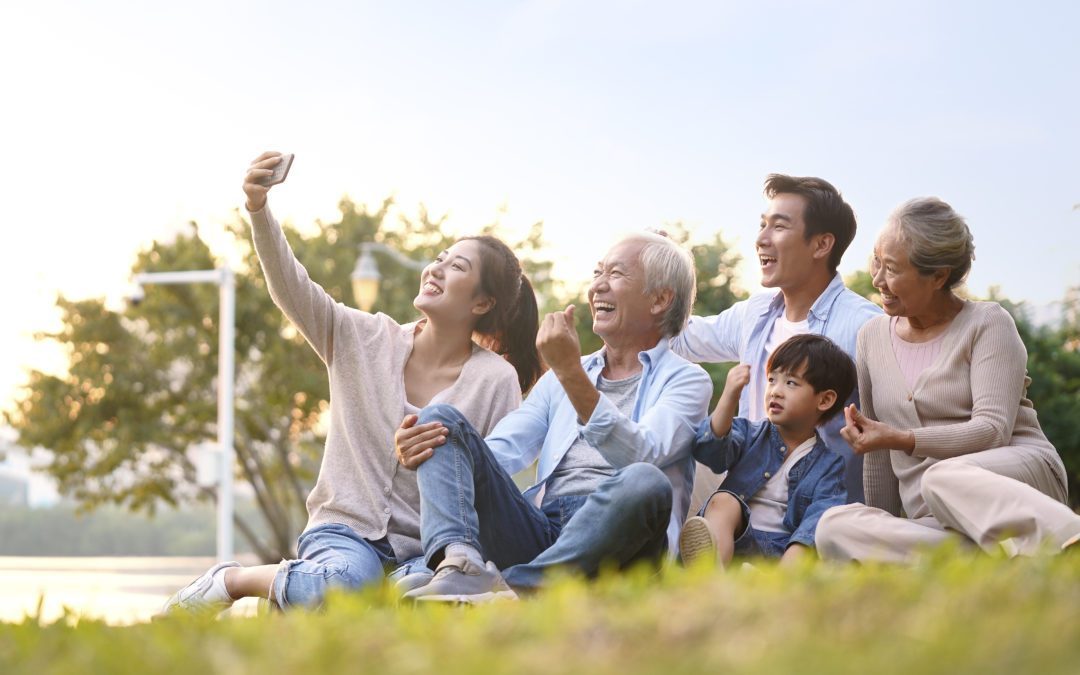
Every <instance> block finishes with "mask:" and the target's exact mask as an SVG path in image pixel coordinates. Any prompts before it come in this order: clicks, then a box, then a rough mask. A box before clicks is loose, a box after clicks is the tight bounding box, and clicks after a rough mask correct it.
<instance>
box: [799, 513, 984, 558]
mask: <svg viewBox="0 0 1080 675" xmlns="http://www.w3.org/2000/svg"><path fill="white" fill-rule="evenodd" d="M814 540H815V541H814V543H815V546H816V547H817V550H818V555H819V556H821V557H822V559H824V560H835V561H842V562H851V561H859V562H871V561H873V562H890V563H904V562H910V561H911V560H912V559H913V558H914V556H915V555H916V554H917V553H918V552H919V551H920V550H921V549H926V548H930V547H934V546H938V545H940V544H943V543H944V542H946V541H957V542H960V541H963V537H960V536H959V535H957V534H956V533H955V532H946V531H945V529H944V528H943V527H942V525H941V523H939V522H938V521H937V519H935V518H934V517H933V516H927V517H926V518H919V519H917V520H912V519H910V518H899V517H897V516H894V515H892V514H891V513H889V512H887V511H883V510H882V509H877V508H874V507H872V506H866V505H865V504H846V505H844V506H834V507H833V508H831V509H829V510H828V511H826V512H825V513H824V515H822V516H821V520H820V521H818V526H817V531H816V532H815V534H814Z"/></svg>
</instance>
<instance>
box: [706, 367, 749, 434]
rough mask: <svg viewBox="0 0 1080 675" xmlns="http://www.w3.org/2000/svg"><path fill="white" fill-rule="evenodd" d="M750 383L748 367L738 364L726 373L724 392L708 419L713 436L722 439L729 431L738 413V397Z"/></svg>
mask: <svg viewBox="0 0 1080 675" xmlns="http://www.w3.org/2000/svg"><path fill="white" fill-rule="evenodd" d="M749 382H750V366H749V364H746V363H740V364H738V365H736V366H733V367H732V368H731V370H729V371H728V374H727V380H726V381H725V383H724V391H723V393H721V394H720V400H719V401H717V402H716V409H715V410H713V413H712V416H711V417H710V418H709V426H710V427H711V428H712V432H713V436H716V437H717V438H723V437H724V436H726V435H727V432H728V431H730V430H731V420H732V419H734V417H735V414H736V413H737V412H738V411H739V395H740V394H741V393H742V390H743V387H745V386H746V385H747V383H749Z"/></svg>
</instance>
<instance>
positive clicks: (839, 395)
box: [679, 334, 856, 567]
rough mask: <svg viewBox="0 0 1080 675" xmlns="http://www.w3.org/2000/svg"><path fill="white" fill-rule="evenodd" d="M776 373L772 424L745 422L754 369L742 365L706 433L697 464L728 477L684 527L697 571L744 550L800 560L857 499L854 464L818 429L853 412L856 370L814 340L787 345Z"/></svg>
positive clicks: (772, 366) (682, 542) (768, 397)
mask: <svg viewBox="0 0 1080 675" xmlns="http://www.w3.org/2000/svg"><path fill="white" fill-rule="evenodd" d="M766 372H767V373H768V380H767V384H766V386H765V411H766V415H767V419H766V420H762V421H760V422H749V421H747V420H746V419H744V418H741V417H740V418H737V417H735V412H736V410H737V409H738V407H739V394H740V393H741V392H742V389H743V387H745V386H746V384H747V382H749V380H750V366H749V365H746V364H739V365H737V366H735V367H734V368H732V369H731V370H730V371H729V372H728V376H727V383H726V385H725V386H724V392H723V393H722V394H721V395H720V401H719V402H718V403H717V404H716V410H714V411H713V414H712V416H711V417H710V418H709V420H708V425H707V426H706V425H703V426H702V430H701V433H699V435H698V439H697V443H696V445H695V446H694V458H695V459H697V461H699V462H701V463H702V464H705V465H706V466H708V467H709V468H710V469H712V470H713V471H715V472H716V473H721V472H724V471H726V472H727V477H726V478H725V479H724V482H723V483H722V484H721V486H720V488H719V489H718V490H717V491H716V492H715V493H713V495H712V496H711V497H710V498H709V499H708V500H707V501H706V502H705V506H703V507H702V509H701V511H700V512H699V514H698V515H697V516H693V517H691V518H689V519H688V520H687V521H686V524H685V525H684V526H683V530H682V535H681V536H680V537H679V548H680V551H681V554H682V559H683V562H684V563H685V564H687V565H689V564H691V563H692V562H693V561H694V560H695V559H698V558H701V557H702V556H708V557H713V556H715V557H716V558H718V559H719V561H720V563H721V564H722V565H723V566H725V567H726V566H727V565H728V563H730V562H731V559H732V557H733V556H734V555H735V554H739V555H740V556H744V555H764V556H767V557H773V558H781V562H784V563H787V562H790V561H791V560H793V559H795V558H797V557H798V556H801V555H803V554H804V553H805V552H806V551H807V550H808V549H809V548H811V547H813V545H814V530H815V529H817V522H818V519H819V518H820V517H821V514H822V513H824V512H825V510H826V509H828V508H829V507H832V506H840V505H842V504H844V503H845V502H846V500H847V493H846V491H845V489H844V460H843V458H842V457H841V456H840V455H839V454H837V453H834V452H833V451H831V450H829V448H828V447H826V445H825V443H824V442H823V441H822V440H821V438H819V437H818V435H817V432H816V431H815V427H817V426H818V425H820V424H822V423H824V422H826V421H828V420H829V419H831V418H832V417H833V416H834V415H836V414H837V413H839V412H840V411H841V410H842V409H843V407H844V402H845V401H846V400H847V398H848V396H850V395H851V392H852V390H853V389H854V387H855V381H856V373H855V364H854V363H853V362H852V361H851V358H850V357H849V356H848V355H847V354H846V353H845V352H844V351H843V350H842V349H840V347H838V346H837V345H836V344H835V343H834V342H832V341H831V340H829V339H828V338H826V337H823V336H821V335H813V334H805V335H796V336H794V337H792V338H790V339H789V340H787V341H786V342H784V343H783V344H781V345H780V346H779V347H777V348H776V350H775V351H774V352H773V353H772V356H771V357H770V358H769V361H768V364H767V366H766Z"/></svg>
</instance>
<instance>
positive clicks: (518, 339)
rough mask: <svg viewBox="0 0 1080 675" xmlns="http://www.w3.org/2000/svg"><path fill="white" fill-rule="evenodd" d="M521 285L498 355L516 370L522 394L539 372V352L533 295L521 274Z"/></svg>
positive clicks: (531, 384) (507, 321)
mask: <svg viewBox="0 0 1080 675" xmlns="http://www.w3.org/2000/svg"><path fill="white" fill-rule="evenodd" d="M520 279H521V283H520V285H519V287H518V294H517V299H516V302H515V303H514V306H513V307H511V308H510V312H509V313H508V316H507V317H506V325H505V327H504V329H503V339H502V340H501V342H502V344H500V345H499V347H500V351H501V353H503V354H504V355H505V356H506V360H507V361H509V362H510V364H511V365H512V366H514V369H515V370H517V374H518V382H520V383H521V391H522V392H526V391H528V390H529V389H530V388H531V387H532V386H533V384H535V383H536V380H537V379H539V377H540V373H541V371H542V368H543V367H542V366H541V365H540V352H538V351H537V350H536V332H537V330H539V328H540V310H539V308H538V307H537V306H536V293H535V292H534V291H533V287H532V284H531V283H530V282H529V277H527V276H525V273H524V272H523V273H522V274H521V277H520Z"/></svg>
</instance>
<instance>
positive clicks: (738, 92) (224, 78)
mask: <svg viewBox="0 0 1080 675" xmlns="http://www.w3.org/2000/svg"><path fill="white" fill-rule="evenodd" d="M1078 25H1080V4H1077V3H1074V2H1033V3H1023V4H1021V3H1016V2H922V1H918V0H916V1H911V0H905V1H904V2H873V3H865V2H854V1H852V2H839V1H837V2H738V3H736V2H678V1H672V2H664V3H655V2H654V3H648V2H636V1H624V2H615V1H611V2H587V1H578V2H560V1H551V0H549V1H519V2H514V1H500V2H494V1H489V2H460V3H447V2H435V1H430V2H422V1H415V2H382V3H375V2H334V1H325V2H312V3H295V2H227V1H224V0H215V1H214V2H204V1H202V0H192V1H189V2H186V3H168V4H165V3H145V2H134V1H130V2H120V1H117V0H96V1H95V2H93V3H85V2H74V1H67V2H65V1H61V0H37V1H34V2H27V1H23V0H8V1H7V2H4V3H3V4H2V5H0V62H2V63H4V67H3V69H0V96H2V100H3V104H2V105H0V149H2V156H0V186H2V187H0V195H2V197H3V198H2V200H0V206H2V207H3V210H2V213H0V216H2V218H3V221H4V227H3V231H4V233H5V235H6V242H5V244H4V245H3V246H2V247H0V284H2V287H3V289H4V296H3V299H4V304H5V309H6V311H5V319H4V320H3V321H2V322H0V408H4V407H7V406H10V404H11V401H12V400H13V397H14V396H15V394H16V392H17V390H18V385H19V383H20V382H22V381H24V380H25V376H26V372H27V369H28V368H37V369H43V370H47V371H50V372H62V371H63V367H64V362H65V361H64V354H63V352H62V351H60V350H59V349H58V348H57V347H56V346H55V345H52V344H50V343H48V341H41V340H35V337H34V336H35V333H38V332H40V331H48V330H54V329H56V328H57V326H58V316H57V313H56V311H55V298H56V296H57V294H63V295H64V296H67V297H71V298H83V297H106V298H109V299H111V301H113V302H115V301H117V300H118V299H119V297H120V296H121V295H122V294H123V292H124V289H125V288H126V287H127V283H128V274H129V271H130V267H131V264H132V262H133V261H134V257H135V254H136V252H137V251H138V250H140V249H141V248H143V247H146V246H148V245H149V243H150V242H152V241H153V240H155V239H160V238H168V237H170V236H172V235H173V234H174V233H175V232H177V231H178V230H179V229H180V228H183V227H184V226H185V224H186V223H187V222H189V221H192V220H194V221H196V222H198V223H199V225H200V231H201V232H202V234H203V236H204V237H205V238H206V239H207V240H208V241H210V242H211V244H212V246H214V247H215V250H216V251H217V252H218V253H219V254H221V255H223V256H228V255H229V251H228V247H227V246H226V245H225V243H224V242H225V241H226V240H225V237H224V236H223V229H222V224H223V223H225V222H228V221H229V220H231V219H232V218H234V216H235V209H237V208H238V207H239V206H240V205H241V204H242V200H243V194H242V192H241V190H240V183H241V180H242V177H243V174H244V171H245V168H246V166H247V164H248V162H249V161H250V160H251V159H252V158H253V157H255V156H256V155H257V154H259V152H260V151H262V150H263V149H277V150H282V151H287V152H293V153H295V154H296V162H295V164H294V165H293V168H292V172H291V173H290V175H289V179H288V181H287V182H286V183H285V184H283V185H281V186H279V187H277V188H275V189H274V190H273V192H272V193H271V196H270V201H271V205H272V208H273V210H274V212H275V214H276V215H277V216H278V217H279V218H281V219H285V220H289V221H292V222H294V223H295V224H297V225H299V226H301V227H303V226H305V225H309V224H310V223H312V222H314V220H315V219H317V218H322V219H325V220H329V219H333V218H334V217H335V215H336V206H337V203H338V201H339V200H340V198H341V197H342V196H344V195H349V196H350V197H351V198H353V199H354V200H355V201H358V202H361V203H367V204H378V203H381V201H382V200H383V199H384V198H386V197H388V196H393V197H394V198H395V200H396V203H397V204H398V206H399V208H400V209H401V211H402V212H403V213H405V214H410V215H414V214H416V213H417V212H418V210H419V208H420V205H421V204H423V205H424V206H426V207H427V209H428V210H429V211H430V212H432V213H434V214H447V215H448V216H449V218H448V220H447V227H448V228H449V229H450V230H451V231H452V232H453V233H459V234H464V233H468V232H471V231H474V230H475V229H478V228H479V227H480V226H482V225H485V224H487V223H490V222H492V221H493V220H495V219H496V218H498V219H500V220H501V222H502V223H503V224H504V225H505V226H506V228H507V231H508V232H510V233H513V232H515V231H522V232H523V231H524V229H525V228H526V227H527V226H528V225H530V224H532V223H533V222H536V221H543V222H544V225H545V230H544V234H545V238H546V239H547V241H548V242H549V244H550V251H549V255H550V256H551V258H552V259H553V260H555V261H556V267H555V275H556V276H557V277H559V278H562V279H565V280H568V281H571V282H575V281H577V280H584V279H585V278H586V277H588V275H589V273H590V272H591V269H592V265H593V264H594V263H595V261H596V260H597V259H598V258H599V257H600V256H601V255H602V254H603V252H604V250H605V249H606V248H607V245H608V244H609V243H610V242H611V241H612V239H613V238H614V237H615V236H617V234H618V233H620V232H624V231H626V230H633V229H640V228H645V227H656V226H662V225H663V224H665V223H671V222H676V221H680V222H682V223H684V224H685V225H686V226H687V228H688V229H689V230H690V232H691V233H692V236H693V239H694V240H695V241H704V240H709V239H711V238H712V237H713V235H714V234H715V233H716V232H718V231H721V232H723V234H724V237H725V239H726V240H727V241H728V242H730V243H731V244H732V245H733V246H735V247H736V249H737V250H738V251H739V252H740V253H741V254H742V255H743V257H744V264H743V266H742V268H741V269H740V281H741V284H742V287H743V288H744V289H746V290H748V291H755V290H759V287H758V283H757V282H758V273H757V270H756V264H755V262H754V235H755V232H756V228H757V223H758V220H759V217H760V213H761V211H762V209H763V199H762V196H761V187H762V182H763V180H764V178H765V176H766V174H768V173H770V172H782V173H789V174H795V175H816V176H821V177H824V178H826V179H827V180H829V181H831V182H832V183H834V184H835V185H836V186H837V187H839V188H840V190H841V191H842V192H843V193H844V195H845V197H846V198H847V199H848V201H849V202H850V203H851V204H852V205H853V206H854V208H855V211H856V213H857V215H858V217H859V222H860V227H859V233H858V235H857V237H856V239H855V241H854V242H853V244H852V246H851V248H850V249H849V251H848V253H847V255H846V257H845V259H844V262H843V264H842V265H841V268H840V271H841V272H842V273H850V272H851V271H854V270H856V269H861V268H864V267H865V266H866V262H867V258H868V256H869V253H870V250H871V248H872V245H873V240H874V237H875V233H876V232H877V230H878V229H879V228H880V226H881V224H882V223H883V222H884V220H885V218H886V217H887V215H888V214H889V212H890V211H891V210H892V209H893V208H894V207H895V206H896V205H898V204H899V203H901V202H903V201H905V200H907V199H909V198H911V197H916V196H926V195H936V196H939V197H941V198H943V199H945V200H946V201H948V202H950V203H951V204H952V205H953V206H954V207H955V208H956V209H957V210H958V211H959V212H961V213H962V214H964V215H965V216H966V217H967V218H968V222H969V224H970V226H971V228H972V231H973V233H974V236H975V243H976V261H975V266H974V270H973V272H972V275H971V277H970V280H969V287H970V290H971V292H972V293H974V294H976V295H980V294H981V295H985V294H986V292H987V289H989V288H990V287H991V286H998V287H1000V290H1001V292H1002V293H1003V294H1004V295H1005V296H1006V297H1009V298H1011V299H1014V300H1024V301H1027V302H1029V303H1032V304H1034V305H1039V306H1044V307H1045V306H1047V305H1050V303H1054V302H1056V301H1059V300H1060V299H1061V298H1062V297H1063V296H1064V293H1065V290H1066V288H1067V287H1070V286H1077V285H1080V257H1078V255H1077V252H1076V251H1077V244H1078V243H1080V237H1077V236H1076V234H1075V230H1076V229H1077V228H1078V227H1080V209H1076V208H1074V205H1077V204H1080V129H1078V125H1077V122H1076V120H1077V119H1078V118H1077V110H1078V109H1080V106H1078V103H1080V86H1078V82H1080V78H1078V72H1080V68H1078V67H1080V40H1077V39H1076V28H1077V26H1078Z"/></svg>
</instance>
